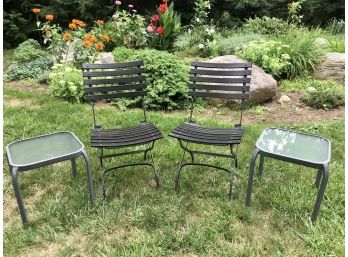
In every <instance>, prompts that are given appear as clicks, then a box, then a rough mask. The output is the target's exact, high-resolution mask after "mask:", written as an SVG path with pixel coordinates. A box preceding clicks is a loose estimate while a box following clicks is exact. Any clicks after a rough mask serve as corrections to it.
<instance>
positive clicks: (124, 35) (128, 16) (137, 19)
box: [105, 1, 146, 48]
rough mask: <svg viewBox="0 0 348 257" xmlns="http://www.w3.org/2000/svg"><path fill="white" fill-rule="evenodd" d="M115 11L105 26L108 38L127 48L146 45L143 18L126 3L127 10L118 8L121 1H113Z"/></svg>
mask: <svg viewBox="0 0 348 257" xmlns="http://www.w3.org/2000/svg"><path fill="white" fill-rule="evenodd" d="M115 4H116V8H117V9H116V12H115V14H114V15H113V16H112V21H110V22H107V23H106V24H105V27H106V28H107V31H108V32H109V36H110V40H111V41H112V42H113V43H114V44H115V45H123V46H126V47H129V48H140V47H143V46H145V45H146V31H145V19H144V17H143V16H141V15H139V14H137V10H136V9H134V6H133V5H131V4H130V5H128V10H120V7H121V5H122V3H121V1H115Z"/></svg>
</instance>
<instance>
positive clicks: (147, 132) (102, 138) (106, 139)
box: [91, 123, 163, 148]
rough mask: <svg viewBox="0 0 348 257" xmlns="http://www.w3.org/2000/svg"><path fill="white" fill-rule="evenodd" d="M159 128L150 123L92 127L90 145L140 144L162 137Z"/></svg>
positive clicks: (100, 146) (124, 145) (117, 145)
mask: <svg viewBox="0 0 348 257" xmlns="http://www.w3.org/2000/svg"><path fill="white" fill-rule="evenodd" d="M162 137H163V136H162V134H161V132H160V131H159V129H158V128H157V127H156V126H155V125H153V124H151V123H142V124H140V125H139V126H135V127H130V128H118V129H93V130H92V132H91V146H92V147H99V148H103V147H109V148H116V147H127V146H133V145H142V144H146V143H150V142H152V141H155V140H157V139H160V138H162Z"/></svg>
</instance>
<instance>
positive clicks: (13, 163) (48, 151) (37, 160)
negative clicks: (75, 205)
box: [6, 131, 94, 225]
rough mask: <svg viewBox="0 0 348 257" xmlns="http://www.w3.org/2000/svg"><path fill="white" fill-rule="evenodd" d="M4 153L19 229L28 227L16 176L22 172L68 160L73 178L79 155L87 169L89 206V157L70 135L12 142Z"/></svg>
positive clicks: (91, 187) (81, 145) (91, 198)
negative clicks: (20, 224)
mask: <svg viewBox="0 0 348 257" xmlns="http://www.w3.org/2000/svg"><path fill="white" fill-rule="evenodd" d="M6 153H7V160H8V164H9V166H10V171H11V176H12V185H13V188H14V191H15V194H16V198H17V203H18V207H19V212H20V215H21V218H22V222H23V225H26V224H28V219H27V215H26V212H25V208H24V203H23V199H22V196H21V193H20V190H19V183H18V176H19V173H20V172H22V171H26V170H32V169H35V168H39V167H43V166H46V165H49V164H53V163H57V162H62V161H66V160H71V165H72V173H73V176H76V174H77V173H76V160H75V159H76V158H77V157H79V156H81V155H82V156H83V158H84V159H85V162H86V167H87V179H88V188H89V200H90V201H91V203H93V201H94V192H93V181H92V173H91V167H90V161H89V157H88V155H87V153H86V151H85V147H84V145H83V144H82V143H81V141H80V140H79V139H78V138H77V137H76V136H75V135H74V134H73V133H72V132H68V131H63V132H56V133H53V134H47V135H42V136H38V137H33V138H28V139H24V140H19V141H15V142H13V143H10V144H9V145H7V147H6Z"/></svg>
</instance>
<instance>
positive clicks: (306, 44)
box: [281, 28, 325, 79]
mask: <svg viewBox="0 0 348 257" xmlns="http://www.w3.org/2000/svg"><path fill="white" fill-rule="evenodd" d="M320 35H321V31H320V30H318V29H317V30H315V29H313V30H309V29H306V28H301V29H300V28H298V29H290V30H288V31H287V33H286V34H285V35H284V36H283V37H282V38H281V41H282V42H283V44H284V45H288V46H289V47H288V48H286V53H287V54H288V55H289V57H290V58H289V62H290V65H288V66H287V67H286V76H287V77H288V78H290V79H293V78H295V77H297V76H300V75H303V74H305V73H308V72H311V71H313V70H314V69H315V67H316V66H317V65H318V64H319V63H321V62H322V60H323V56H324V53H325V49H324V48H323V47H320V46H318V44H317V43H316V42H315V40H316V39H317V38H318V37H320Z"/></svg>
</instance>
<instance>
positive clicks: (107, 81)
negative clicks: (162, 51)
mask: <svg viewBox="0 0 348 257" xmlns="http://www.w3.org/2000/svg"><path fill="white" fill-rule="evenodd" d="M143 65H144V62H143V61H133V62H123V63H110V64H91V63H85V64H83V65H82V71H83V78H84V85H85V98H86V100H87V101H89V102H91V103H92V106H93V116H94V123H96V122H95V111H94V103H95V102H96V101H98V100H103V99H109V100H110V99H117V98H134V97H142V99H143V108H144V119H145V122H146V114H145V111H146V110H145V105H144V96H146V94H147V93H146V84H145V77H144V76H142V73H143V72H144V69H143V68H142V67H143ZM94 125H95V126H96V124H94Z"/></svg>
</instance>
